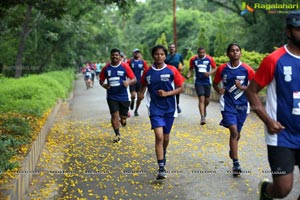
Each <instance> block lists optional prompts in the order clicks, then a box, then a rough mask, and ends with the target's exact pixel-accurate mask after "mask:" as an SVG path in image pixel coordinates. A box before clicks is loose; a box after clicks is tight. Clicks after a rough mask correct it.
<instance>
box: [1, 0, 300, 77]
mask: <svg viewBox="0 0 300 200" xmlns="http://www.w3.org/2000/svg"><path fill="white" fill-rule="evenodd" d="M173 2H174V1H173V0H164V1H159V0H145V1H140V0H139V1H137V0H126V1H120V0H87V1H81V0H70V1H66V0H49V1H40V0H22V1H21V0H16V1H0V11H1V12H0V13H1V14H0V15H1V18H0V30H1V31H0V73H1V72H2V71H3V74H4V75H5V76H10V77H13V76H15V77H20V76H24V75H27V74H32V73H43V72H48V71H53V70H57V69H62V68H68V67H78V66H79V65H82V64H83V63H85V62H86V61H95V62H96V61H97V62H106V61H107V60H108V59H109V52H110V49H111V48H114V47H117V48H120V49H121V50H122V51H124V52H125V53H126V54H127V57H131V52H132V50H133V49H134V48H139V49H141V51H142V53H143V57H144V58H145V59H146V60H147V61H148V62H151V56H150V49H151V47H152V46H154V45H155V44H156V43H157V41H160V40H159V39H160V38H161V36H162V35H164V36H165V42H166V43H171V42H174V41H173V17H174V16H173ZM243 2H244V3H245V2H246V1H243V0H234V1H220V0H211V1H208V0H201V1H199V0H190V1H185V0H177V1H176V30H177V31H176V35H177V41H176V42H177V46H178V52H180V53H182V54H183V55H184V56H186V54H187V52H188V51H189V50H192V51H195V50H196V49H197V48H198V47H199V46H204V47H206V49H207V50H208V52H209V54H211V55H213V56H222V55H223V54H224V52H225V48H226V46H227V45H228V44H229V43H231V42H237V43H239V44H240V45H241V46H242V47H243V48H244V49H245V50H247V51H256V52H260V53H269V52H271V51H272V50H273V49H274V47H278V46H280V45H282V44H283V43H284V42H285V41H286V40H285V39H286V38H285V36H284V31H283V29H284V18H285V13H284V12H282V13H279V12H278V13H276V12H274V11H272V10H271V11H272V12H270V10H267V9H254V12H252V13H251V12H248V13H245V14H244V15H241V11H243V8H242V5H243ZM247 2H248V3H249V5H253V1H247ZM285 2H286V3H295V2H296V0H281V1H279V0H266V1H264V3H285ZM275 11H276V10H275Z"/></svg>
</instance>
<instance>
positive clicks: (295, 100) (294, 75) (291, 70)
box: [254, 46, 300, 149]
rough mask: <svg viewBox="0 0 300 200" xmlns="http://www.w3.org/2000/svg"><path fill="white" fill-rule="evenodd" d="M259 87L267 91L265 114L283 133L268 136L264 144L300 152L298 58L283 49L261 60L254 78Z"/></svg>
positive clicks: (299, 76)
mask: <svg viewBox="0 0 300 200" xmlns="http://www.w3.org/2000/svg"><path fill="white" fill-rule="evenodd" d="M254 80H255V82H257V84H258V85H259V86H261V87H265V86H268V87H267V99H266V111H267V113H268V114H269V115H270V117H271V118H272V119H274V120H276V121H279V122H280V123H281V124H282V125H283V126H284V127H285V129H283V130H282V131H281V132H280V133H278V134H273V135H271V134H269V133H268V131H267V129H265V136H266V142H267V144H268V145H272V146H282V147H288V148H297V149H299V148H300V56H296V55H293V54H292V53H291V52H289V51H288V49H287V48H286V46H283V47H281V48H279V49H277V50H276V51H274V52H273V53H271V54H270V55H268V56H267V57H265V58H264V59H263V61H262V62H261V64H260V67H259V69H258V70H257V72H256V75H255V77H254Z"/></svg>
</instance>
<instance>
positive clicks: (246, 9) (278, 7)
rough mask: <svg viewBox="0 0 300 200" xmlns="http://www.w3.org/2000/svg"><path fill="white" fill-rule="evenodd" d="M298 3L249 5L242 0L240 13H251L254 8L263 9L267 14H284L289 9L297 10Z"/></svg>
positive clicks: (298, 7) (299, 7)
mask: <svg viewBox="0 0 300 200" xmlns="http://www.w3.org/2000/svg"><path fill="white" fill-rule="evenodd" d="M299 9H300V3H260V2H255V3H251V6H250V5H249V4H248V3H247V2H242V7H241V10H242V11H241V13H240V15H245V14H247V13H253V12H254V11H255V10H265V11H267V12H268V13H269V14H281V13H282V14H284V13H288V12H289V11H290V10H299Z"/></svg>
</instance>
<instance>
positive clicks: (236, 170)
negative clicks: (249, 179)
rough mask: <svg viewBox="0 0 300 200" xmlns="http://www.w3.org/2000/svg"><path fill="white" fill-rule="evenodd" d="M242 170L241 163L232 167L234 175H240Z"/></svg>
mask: <svg viewBox="0 0 300 200" xmlns="http://www.w3.org/2000/svg"><path fill="white" fill-rule="evenodd" d="M241 172H242V168H241V166H240V164H238V165H233V167H232V175H233V176H239V175H240V174H241Z"/></svg>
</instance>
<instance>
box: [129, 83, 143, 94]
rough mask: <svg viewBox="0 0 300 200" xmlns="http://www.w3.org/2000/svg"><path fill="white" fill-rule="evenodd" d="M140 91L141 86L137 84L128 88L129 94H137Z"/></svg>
mask: <svg viewBox="0 0 300 200" xmlns="http://www.w3.org/2000/svg"><path fill="white" fill-rule="evenodd" d="M141 89H142V84H141V83H139V82H138V83H136V84H134V85H130V86H129V90H130V92H139V91H141Z"/></svg>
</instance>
